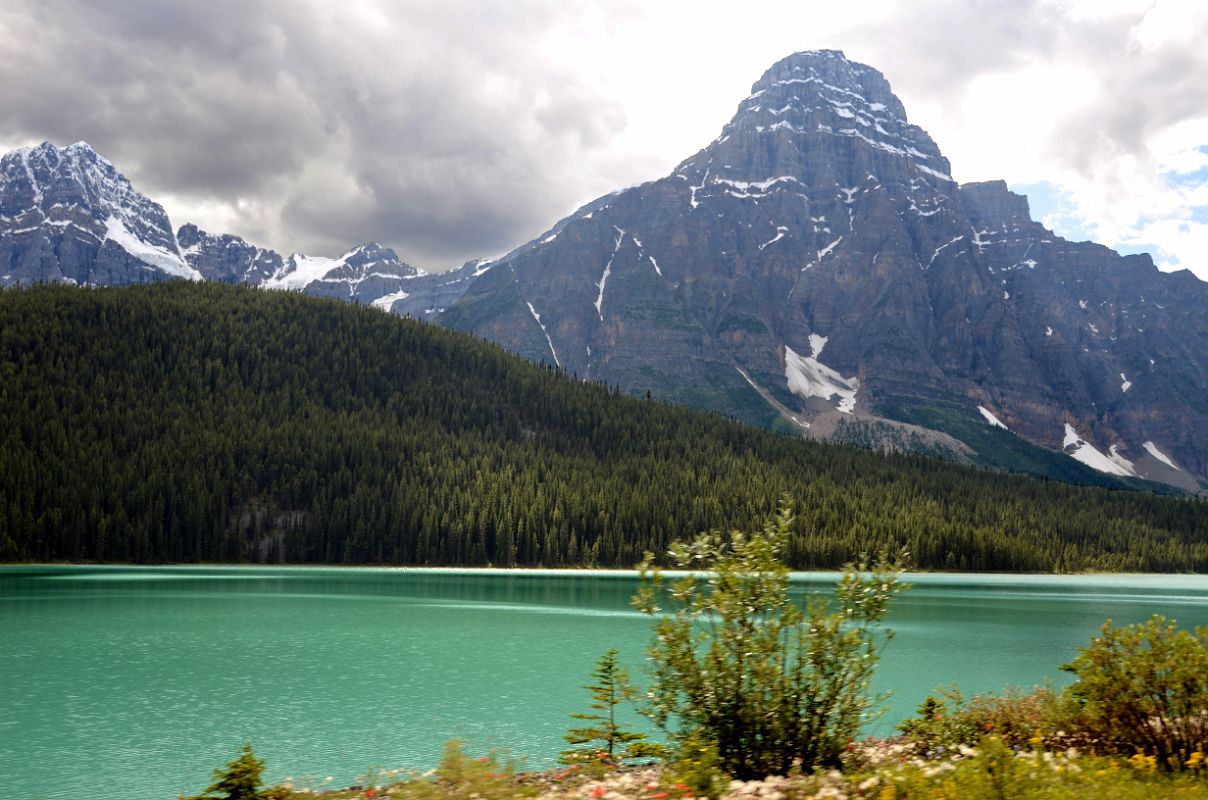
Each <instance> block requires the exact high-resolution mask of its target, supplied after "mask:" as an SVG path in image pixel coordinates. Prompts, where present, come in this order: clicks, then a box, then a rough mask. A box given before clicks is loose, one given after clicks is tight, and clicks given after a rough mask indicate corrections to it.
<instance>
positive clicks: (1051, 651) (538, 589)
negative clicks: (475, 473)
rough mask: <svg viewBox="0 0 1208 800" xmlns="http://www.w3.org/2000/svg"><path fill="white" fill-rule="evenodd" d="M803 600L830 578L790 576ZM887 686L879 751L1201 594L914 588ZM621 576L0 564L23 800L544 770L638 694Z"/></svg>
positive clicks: (1183, 613)
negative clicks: (895, 736) (238, 762)
mask: <svg viewBox="0 0 1208 800" xmlns="http://www.w3.org/2000/svg"><path fill="white" fill-rule="evenodd" d="M797 578H798V580H799V581H800V582H801V590H802V591H806V590H807V589H811V588H819V589H821V588H825V587H826V586H827V585H829V584H830V583H831V582H833V580H834V575H821V574H817V575H816V574H808V575H799V576H797ZM910 580H911V582H912V583H913V584H914V587H913V588H912V589H910V590H909V591H908V592H906V593H905V594H904V595H902V596H901V597H900V598H899V599H898V600H897V601H896V605H895V606H894V608H893V611H892V613H891V615H890V627H892V628H893V629H894V630H896V631H897V637H896V638H895V639H894V640H893V642H892V643H891V644H890V645H889V648H888V650H887V651H886V653H885V657H884V659H883V661H882V663H881V666H880V668H879V670H878V678H877V684H878V687H879V688H880V689H881V690H884V689H892V690H893V692H894V697H893V700H892V701H891V705H890V710H889V712H888V714H887V715H886V716H885V717H884V718H883V719H882V721H881V722H880V723H879V724H878V726H877V730H876V732H881V733H884V732H888V731H889V730H891V729H892V725H893V724H894V723H895V722H896V721H897V720H900V719H901V718H903V717H904V716H907V715H908V714H909V713H910V712H911V711H912V710H913V708H914V707H915V706H916V705H917V704H918V703H919V701H921V700H922V699H923V697H924V696H925V695H926V694H927V693H929V692H933V691H934V690H936V689H937V688H938V687H942V686H946V685H948V684H950V683H952V682H956V683H959V685H960V687H961V689H962V690H963V691H965V692H966V693H971V692H977V691H987V690H995V689H1000V688H1002V687H1005V686H1026V685H1033V684H1036V683H1041V682H1044V681H1046V680H1051V681H1052V682H1053V683H1054V684H1057V685H1061V684H1063V683H1064V682H1065V681H1066V676H1065V674H1064V673H1061V672H1060V671H1059V670H1058V667H1059V665H1061V664H1063V663H1065V662H1067V661H1069V660H1070V659H1071V658H1072V657H1073V656H1074V655H1075V654H1076V652H1077V649H1078V648H1079V647H1080V646H1084V645H1085V644H1087V642H1088V641H1089V638H1090V636H1091V635H1092V634H1093V633H1095V632H1096V631H1097V630H1098V628H1099V626H1100V625H1101V624H1102V623H1103V621H1104V620H1105V619H1107V618H1109V617H1110V618H1112V619H1114V620H1115V621H1116V622H1117V623H1129V622H1137V621H1140V620H1143V619H1145V618H1147V617H1148V616H1149V615H1151V614H1154V613H1160V614H1165V615H1167V616H1170V617H1174V618H1177V619H1178V620H1179V621H1180V623H1182V624H1183V625H1184V626H1187V627H1193V626H1195V625H1203V624H1205V623H1208V577H1202V576H1120V575H1108V576H1075V577H1057V576H1004V575H916V576H911V578H910ZM636 586H637V581H636V579H635V577H634V575H633V573H626V572H580V571H575V572H556V571H551V572H542V571H506V570H499V571H490V570H473V571H470V570H465V571H459V570H410V569H326V568H235V567H171V568H133V567H37V568H24V567H5V568H0V786H3V787H4V789H5V790H6V793H7V796H10V797H25V798H68V797H70V798H77V797H82V796H86V797H89V798H95V799H97V800H143V798H146V799H147V800H152V799H154V800H170V798H174V797H175V796H176V795H177V794H179V793H196V792H199V791H200V790H201V789H203V788H204V787H205V786H206V785H208V783H209V782H210V778H211V770H212V769H213V768H214V767H218V766H222V765H224V764H225V763H226V762H227V761H229V760H230V759H231V758H233V757H234V756H235V755H236V752H237V750H238V748H239V746H240V745H241V744H242V743H243V742H245V741H248V742H251V743H253V745H254V746H255V748H256V752H257V754H258V755H260V756H261V757H262V758H265V759H266V760H267V762H268V768H267V770H266V777H267V778H269V779H271V780H273V781H277V780H280V779H282V778H284V777H286V776H292V777H294V778H295V779H296V783H301V782H305V781H307V780H309V781H311V782H313V783H314V785H316V786H318V785H321V784H322V782H323V780H324V779H325V778H327V777H328V776H330V777H331V785H337V786H338V785H348V784H351V783H353V782H355V781H356V779H357V777H358V776H359V775H361V774H363V773H365V771H366V769H367V767H368V766H369V765H380V766H382V767H387V768H393V767H404V766H405V767H416V768H427V767H430V766H432V765H434V764H435V762H436V760H437V759H438V757H439V754H440V748H441V745H442V743H443V742H444V741H445V740H447V739H450V738H459V739H464V740H466V742H467V743H468V747H469V749H470V750H471V751H472V752H486V751H487V750H489V749H492V748H499V749H504V750H508V751H511V752H513V753H515V754H517V755H524V756H527V758H528V762H527V763H528V766H530V767H533V768H539V767H544V766H548V765H550V764H551V763H552V762H553V759H554V758H555V757H556V755H557V753H558V751H559V750H561V749H563V747H564V743H563V741H562V739H561V737H562V734H563V733H565V731H566V728H567V727H568V724H569V723H570V722H571V720H570V719H569V717H568V715H569V714H571V713H573V712H577V711H586V710H587V704H588V702H589V700H588V695H587V692H586V691H585V690H583V688H582V685H583V684H584V683H587V682H588V681H589V678H590V673H591V670H592V669H593V667H594V662H595V659H597V658H598V657H599V656H600V655H601V654H602V653H603V652H604V651H605V650H607V649H608V648H610V647H616V648H617V649H619V650H620V651H621V659H622V661H623V662H625V663H626V664H627V665H628V666H629V667H630V670H631V672H632V673H634V677H635V679H636V680H637V681H638V682H640V681H641V679H642V676H641V663H642V658H643V651H644V648H645V646H646V644H647V642H648V640H649V632H650V621H649V619H648V618H646V617H643V616H642V615H640V614H638V613H636V612H634V611H632V610H631V608H630V606H629V598H630V597H631V596H632V594H633V591H634V589H635V588H636Z"/></svg>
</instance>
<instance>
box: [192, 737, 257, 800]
mask: <svg viewBox="0 0 1208 800" xmlns="http://www.w3.org/2000/svg"><path fill="white" fill-rule="evenodd" d="M263 772H264V761H262V760H261V759H259V758H256V754H255V753H254V752H252V746H251V745H250V744H244V745H243V749H242V750H240V751H239V757H238V758H236V759H235V760H234V761H231V762H230V763H229V764H227V765H226V769H215V770H214V783H212V784H210V786H208V787H207V788H206V790H205V791H204V792H202V793H201V794H199V795H196V796H194V797H191V798H189V799H188V800H208V798H222V800H264V799H265V798H266V797H267V796H268V795H267V794H265V793H264V792H261V791H260V775H261V774H262V773H263Z"/></svg>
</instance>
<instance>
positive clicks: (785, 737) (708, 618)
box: [634, 505, 903, 780]
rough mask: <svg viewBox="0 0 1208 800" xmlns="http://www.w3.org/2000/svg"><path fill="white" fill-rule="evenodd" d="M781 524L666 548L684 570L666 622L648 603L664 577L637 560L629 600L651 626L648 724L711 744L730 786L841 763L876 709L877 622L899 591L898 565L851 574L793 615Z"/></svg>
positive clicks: (781, 516)
mask: <svg viewBox="0 0 1208 800" xmlns="http://www.w3.org/2000/svg"><path fill="white" fill-rule="evenodd" d="M791 522H792V516H791V512H790V510H789V509H788V507H787V505H782V506H781V509H780V510H779V512H778V513H777V515H776V517H775V519H774V520H773V521H772V522H771V523H769V524H768V525H767V526H766V527H765V528H764V529H763V530H762V531H761V532H757V533H754V534H752V535H745V534H743V533H740V532H737V531H735V532H734V533H732V534H731V536H730V540H729V542H728V543H723V541H722V539H721V537H720V536H719V535H718V534H715V533H711V534H702V535H701V536H699V537H698V538H697V539H696V540H695V541H693V542H690V543H678V542H677V543H676V544H674V545H673V546H672V548H671V551H670V555H671V559H672V562H673V563H674V565H675V566H676V567H678V568H681V569H688V570H694V571H693V572H690V573H689V574H688V575H687V576H685V577H683V578H680V579H678V580H675V581H674V582H672V583H671V584H670V586H669V592H670V598H671V601H672V602H673V603H674V605H675V610H674V612H673V613H672V614H670V615H669V616H667V615H663V614H662V613H661V610H660V608H659V606H658V602H659V600H660V599H661V597H662V595H663V589H664V585H665V584H664V576H663V574H662V572H661V571H660V570H659V569H657V568H654V567H652V566H651V561H652V558H653V557H652V555H651V554H647V559H646V561H645V562H644V563H643V564H642V565H641V571H642V577H643V585H642V588H641V589H640V590H639V592H638V594H637V596H636V597H635V598H634V604H635V606H637V607H638V608H639V609H640V610H642V611H644V612H645V613H647V614H650V615H652V616H657V617H658V621H657V623H656V624H655V634H656V635H655V639H654V642H653V644H652V645H651V647H650V650H649V655H650V660H651V664H652V675H653V686H652V688H651V690H650V692H649V695H648V696H649V701H650V702H649V708H648V711H649V713H650V716H651V718H652V719H653V720H654V721H655V723H656V724H658V725H659V726H660V727H662V728H664V729H667V730H671V725H672V723H673V722H674V723H675V724H676V726H677V727H676V730H674V731H671V733H672V735H673V737H675V738H679V739H681V740H682V739H685V738H687V737H693V736H694V737H697V738H699V739H702V740H704V741H706V742H708V743H709V744H711V745H712V746H713V747H714V748H715V749H716V752H717V759H718V766H719V767H720V768H721V769H722V770H724V771H725V772H727V773H729V774H730V775H732V776H733V777H735V778H737V779H740V780H747V779H752V778H756V777H763V776H765V775H784V774H787V773H788V771H789V769H790V768H791V767H792V766H793V764H794V762H797V763H799V764H802V765H804V766H806V767H807V768H812V767H815V766H839V765H840V756H841V755H842V753H843V750H844V748H845V747H846V746H847V744H848V742H850V741H851V740H852V739H853V738H854V737H855V736H856V735H857V734H858V732H859V729H860V726H861V724H862V723H863V722H865V721H866V720H867V719H869V718H870V717H871V716H872V714H871V712H872V711H873V709H874V706H875V705H876V704H875V703H874V701H873V699H872V698H871V697H870V695H869V684H870V682H871V680H872V674H873V669H874V667H875V665H876V662H877V658H878V655H879V653H880V649H881V646H882V643H883V642H884V641H885V640H886V639H887V638H888V637H889V634H890V632H889V631H885V632H884V634H883V635H881V634H880V628H879V623H880V622H881V621H882V620H883V618H884V616H885V612H886V610H887V607H888V603H889V600H890V599H891V598H892V597H893V596H894V595H895V594H897V593H898V592H899V591H900V590H901V589H902V588H903V585H902V583H901V580H900V575H901V568H900V566H899V565H898V564H897V563H894V564H888V563H885V562H884V560H882V561H881V562H880V563H878V564H877V565H876V566H875V567H873V568H872V570H871V571H869V570H868V568H867V567H866V566H862V567H860V568H859V569H856V568H850V567H849V568H848V569H847V570H846V571H845V572H844V573H843V575H842V577H841V578H840V580H839V583H838V586H837V587H836V590H835V596H834V600H833V602H828V601H827V600H825V599H823V598H821V597H818V596H813V597H811V598H809V600H808V601H807V603H806V605H805V608H804V609H803V608H801V607H800V606H799V605H797V604H796V603H795V602H793V601H792V600H791V599H790V597H789V591H788V590H789V571H788V568H787V567H786V566H785V565H784V564H783V563H782V561H781V560H780V556H781V553H782V552H783V548H784V546H785V543H786V540H787V537H788V532H789V529H790V525H791ZM703 570H708V572H703Z"/></svg>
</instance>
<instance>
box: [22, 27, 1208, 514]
mask: <svg viewBox="0 0 1208 800" xmlns="http://www.w3.org/2000/svg"><path fill="white" fill-rule="evenodd" d="M1088 124H1093V121H1088ZM168 278H188V279H193V280H215V281H223V282H230V283H246V284H250V285H253V286H263V287H265V288H275V289H290V290H300V291H305V292H308V293H312V294H317V295H322V296H330V297H339V298H343V299H346V300H351V301H354V302H360V303H366V304H372V305H375V306H378V307H380V308H382V309H384V310H387V311H391V312H393V313H396V314H406V315H411V316H415V317H422V318H428V319H434V320H436V321H439V322H441V323H443V324H447V325H451V326H454V327H457V328H461V329H463V330H467V331H470V332H473V333H475V334H477V335H480V336H483V337H486V338H488V339H492V340H494V341H496V342H498V343H500V344H502V345H503V346H505V347H507V348H509V349H511V350H513V351H516V352H518V353H520V354H522V355H525V356H527V357H529V358H531V359H535V360H539V361H545V362H547V363H549V364H551V365H555V366H557V367H560V368H562V369H564V370H566V371H567V372H568V373H572V374H575V375H577V376H579V377H581V378H583V379H586V380H593V381H603V382H606V383H608V384H614V385H619V386H620V387H622V388H623V389H624V390H626V391H629V392H632V393H638V394H645V393H646V392H649V393H651V395H652V396H654V397H656V398H660V399H665V400H671V401H675V402H681V403H686V404H689V405H693V406H697V407H701V408H706V409H712V410H716V411H719V412H721V413H724V414H727V415H731V416H735V417H738V418H740V419H743V420H745V421H747V422H751V423H753V424H757V425H766V426H772V427H782V428H784V429H787V430H792V431H795V432H799V433H801V434H804V435H807V436H811V437H815V438H820V439H827V440H832V441H841V442H848V443H853V444H859V445H862V446H867V447H874V448H880V449H893V450H915V451H922V452H927V453H933V454H939V455H942V456H944V457H947V458H952V459H956V460H960V461H966V462H971V463H978V464H984V465H987V466H993V467H999V468H1007V469H1019V470H1027V471H1031V472H1037V473H1041V474H1045V475H1050V476H1053V477H1058V478H1064V479H1073V480H1081V481H1087V480H1090V481H1099V482H1103V481H1108V482H1112V481H1124V482H1127V481H1129V480H1131V479H1133V478H1138V477H1139V478H1146V479H1149V480H1154V481H1160V482H1164V483H1167V484H1171V485H1173V486H1176V487H1179V488H1182V489H1186V490H1191V491H1200V490H1204V489H1205V488H1208V356H1206V355H1205V354H1206V353H1208V284H1205V283H1204V282H1202V281H1200V280H1199V279H1197V278H1196V277H1194V276H1193V275H1192V274H1191V273H1190V272H1188V271H1183V272H1177V273H1173V274H1164V273H1160V272H1159V271H1158V270H1157V269H1156V268H1155V267H1154V265H1153V262H1152V260H1151V259H1150V258H1149V257H1148V256H1143V255H1142V256H1120V255H1119V254H1117V253H1115V252H1113V251H1112V250H1109V249H1108V248H1106V247H1102V246H1100V245H1096V244H1092V243H1089V242H1080V243H1076V242H1069V241H1066V240H1064V239H1062V238H1060V237H1058V236H1056V235H1054V234H1053V233H1052V232H1051V231H1049V230H1046V229H1045V228H1044V227H1043V226H1042V225H1040V224H1039V223H1037V222H1035V221H1034V220H1033V219H1032V218H1031V215H1030V213H1029V209H1028V203H1027V200H1026V198H1024V197H1022V196H1020V195H1017V194H1014V193H1012V192H1011V191H1009V190H1008V188H1007V186H1006V184H1005V183H1003V182H1001V181H996V182H987V183H975V184H965V185H958V184H957V183H956V182H955V181H954V180H953V178H952V176H951V168H950V165H949V163H948V161H947V159H946V158H944V155H943V154H942V153H941V152H940V149H939V147H938V146H937V145H936V143H935V142H934V141H933V140H932V139H931V137H930V136H929V135H928V134H927V132H926V131H924V130H922V129H921V128H919V127H918V126H915V125H912V124H911V123H910V122H909V120H908V118H907V115H906V110H905V109H904V108H903V106H902V103H901V102H900V101H899V100H898V98H897V97H895V96H894V94H893V92H892V90H891V88H890V86H889V83H888V81H887V80H886V79H885V77H884V76H883V75H882V74H881V73H879V72H878V71H877V70H875V69H873V68H871V67H868V66H865V65H862V64H858V63H855V62H852V61H850V60H848V59H847V58H846V57H845V56H844V55H843V54H842V53H841V52H838V51H833V50H822V51H812V52H804V53H796V54H794V55H792V56H789V57H788V58H785V59H783V60H782V61H780V62H778V63H776V64H775V65H773V66H772V68H771V69H769V70H768V71H767V72H766V73H765V74H764V75H763V77H761V78H760V79H759V80H758V81H757V82H756V83H755V85H754V86H753V87H752V89H751V94H750V95H749V96H748V97H747V98H745V99H744V100H742V102H741V103H739V106H738V110H737V112H736V113H735V115H734V117H733V119H732V120H731V121H730V122H729V123H728V124H727V125H726V126H725V127H724V129H723V130H722V131H721V134H720V135H719V136H718V137H717V138H716V139H715V140H714V141H713V142H712V143H710V144H709V145H708V146H707V147H705V148H704V149H703V150H701V151H700V152H698V153H696V154H695V155H692V156H691V157H689V158H688V159H687V160H685V161H683V162H682V163H681V164H680V165H679V166H677V167H676V168H675V170H674V171H673V172H672V173H671V174H670V175H668V176H666V177H664V178H661V179H658V180H654V181H651V182H649V183H645V184H642V185H640V186H636V187H632V188H629V189H624V190H622V191H619V192H615V193H613V194H610V195H607V196H605V197H602V198H600V199H598V200H596V201H594V202H592V203H589V204H588V205H586V206H584V207H583V208H581V209H579V210H578V211H576V212H575V213H574V214H572V215H571V216H569V217H567V218H566V219H563V220H561V221H560V222H558V223H557V224H556V225H554V226H553V227H552V228H550V229H549V230H548V231H546V232H545V233H543V234H541V235H540V236H538V237H536V238H534V239H533V240H531V241H530V242H528V243H526V244H525V245H523V246H521V247H519V248H517V249H516V250H514V251H513V252H511V253H509V254H508V255H506V256H504V257H502V258H500V259H497V260H483V261H472V262H469V263H467V264H464V265H462V266H461V267H458V268H456V269H453V270H450V271H449V272H446V273H442V274H432V275H430V274H427V273H425V272H424V271H423V270H420V269H417V268H415V267H412V266H410V265H407V264H405V263H403V262H402V261H400V260H399V258H398V256H397V255H396V254H395V253H394V251H392V250H390V249H389V248H386V247H382V246H380V245H377V244H367V245H361V246H358V247H355V248H353V249H351V250H349V251H348V252H347V253H345V254H344V255H342V256H340V257H339V258H319V257H309V256H305V255H301V254H294V255H292V256H290V257H288V258H285V257H282V256H281V255H279V254H277V253H275V252H273V251H271V250H265V249H263V248H259V247H256V246H254V245H251V244H249V243H247V242H245V241H243V240H242V239H240V238H238V237H235V236H230V235H214V234H210V233H206V232H205V231H202V230H200V229H198V228H197V227H196V226H193V225H185V226H183V227H182V228H180V229H179V231H177V232H176V233H173V231H172V227H171V225H170V223H169V221H168V217H167V215H166V213H165V212H164V210H163V208H162V207H161V206H160V205H158V204H157V203H155V202H153V201H151V200H149V199H148V198H146V197H145V196H143V195H142V194H140V193H138V192H137V191H135V190H134V188H133V187H132V186H131V184H130V182H129V181H128V180H127V179H126V178H125V177H123V176H122V175H121V174H120V173H118V172H117V170H116V169H115V168H114V167H113V165H112V164H110V163H109V162H108V161H106V160H105V159H104V158H102V157H101V156H99V155H97V154H96V153H95V152H94V151H93V150H92V148H90V147H88V145H86V144H84V143H79V144H75V145H71V146H70V147H65V148H56V147H54V146H53V145H51V144H49V143H46V144H42V145H40V146H38V147H34V148H26V149H22V150H17V151H13V152H11V153H9V154H7V155H5V156H4V157H3V159H2V160H0V286H11V285H16V284H29V283H38V282H54V281H61V282H73V283H78V284H93V285H96V284H119V285H120V284H128V283H139V282H145V281H151V280H162V279H168Z"/></svg>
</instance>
